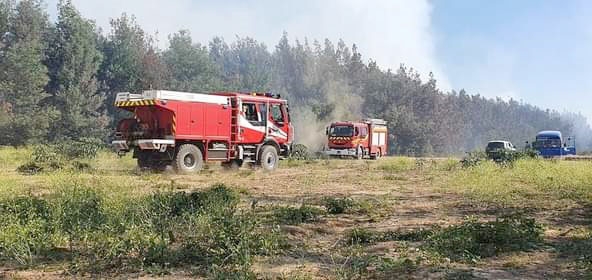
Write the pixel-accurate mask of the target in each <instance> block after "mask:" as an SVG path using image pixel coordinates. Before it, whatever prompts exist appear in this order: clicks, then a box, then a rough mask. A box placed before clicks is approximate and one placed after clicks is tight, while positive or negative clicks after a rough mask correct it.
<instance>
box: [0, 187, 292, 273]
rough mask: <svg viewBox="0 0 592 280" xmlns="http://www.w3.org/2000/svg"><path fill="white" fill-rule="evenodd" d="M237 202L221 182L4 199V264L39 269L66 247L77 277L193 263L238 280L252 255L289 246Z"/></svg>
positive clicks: (68, 190)
mask: <svg viewBox="0 0 592 280" xmlns="http://www.w3.org/2000/svg"><path fill="white" fill-rule="evenodd" d="M238 201H239V196H238V194H237V193H236V192H234V191H233V190H231V189H229V188H227V187H226V186H224V185H215V186H213V187H212V188H209V189H207V190H204V191H200V192H193V193H184V192H158V193H155V194H153V195H149V196H145V197H128V198H110V197H108V196H105V195H104V194H103V193H99V192H97V191H95V190H94V189H92V188H88V187H85V186H73V187H64V188H62V189H60V190H59V191H57V192H56V193H55V194H51V195H48V196H46V197H44V198H37V197H16V198H11V199H5V200H2V201H0V222H2V227H0V260H2V261H4V260H10V261H16V263H19V264H22V265H29V264H34V263H35V260H36V259H38V258H42V257H49V256H50V255H49V254H53V253H55V252H54V251H53V250H54V249H55V248H61V247H63V245H64V244H65V243H66V242H67V243H68V245H69V248H68V250H66V251H65V252H63V255H60V257H59V258H58V259H61V260H65V259H68V260H70V261H71V263H70V267H69V270H70V272H74V273H78V272H82V273H86V272H89V273H100V274H103V273H105V272H106V271H124V272H133V271H140V270H144V271H146V272H149V273H163V272H167V271H168V269H169V268H170V267H174V266H185V265H192V266H193V267H195V268H197V269H198V270H199V271H200V272H201V273H203V275H208V274H210V275H226V276H228V277H234V276H232V275H238V276H237V277H239V278H241V277H242V276H248V275H253V274H252V272H251V269H250V268H251V264H252V263H253V258H254V256H256V255H274V254H276V253H278V252H280V251H282V250H284V249H285V248H287V242H286V240H285V239H284V237H283V235H282V234H281V231H280V230H279V227H273V226H269V225H264V224H263V223H262V221H261V218H260V217H258V216H257V215H256V214H255V213H253V212H239V211H238V210H237V207H236V205H237V203H238ZM64 237H65V238H64ZM46 260H47V261H52V260H56V256H55V255H51V258H47V259H46ZM213 267H215V268H216V269H215V270H209V269H210V268H213ZM220 277H224V276H220Z"/></svg>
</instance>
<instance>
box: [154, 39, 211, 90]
mask: <svg viewBox="0 0 592 280" xmlns="http://www.w3.org/2000/svg"><path fill="white" fill-rule="evenodd" d="M169 43H170V47H169V49H168V50H166V51H165V52H164V53H163V60H164V62H165V64H166V66H167V69H168V72H169V73H170V80H169V82H168V87H169V88H171V89H174V90H180V91H190V92H203V91H211V90H216V89H219V87H220V81H219V78H218V77H219V74H218V71H217V69H216V67H215V66H214V64H213V63H212V60H210V57H209V54H208V50H207V48H206V47H204V46H202V45H200V44H195V45H194V44H193V42H192V39H191V35H190V33H189V31H187V30H181V31H179V32H177V33H175V34H173V35H171V36H170V37H169Z"/></svg>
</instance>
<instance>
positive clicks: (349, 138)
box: [325, 119, 388, 159]
mask: <svg viewBox="0 0 592 280" xmlns="http://www.w3.org/2000/svg"><path fill="white" fill-rule="evenodd" d="M387 133H388V132H387V126H386V121H384V120H381V119H366V120H362V121H358V122H349V121H348V122H334V123H332V124H331V125H330V126H329V127H327V131H326V134H327V138H328V139H327V147H328V149H327V150H325V155H327V156H332V157H354V158H357V159H362V158H371V159H378V158H380V157H381V156H383V155H386V153H387V151H388V150H387Z"/></svg>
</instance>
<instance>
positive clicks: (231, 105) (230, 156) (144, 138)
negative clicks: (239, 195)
mask: <svg viewBox="0 0 592 280" xmlns="http://www.w3.org/2000/svg"><path fill="white" fill-rule="evenodd" d="M115 106H117V107H119V108H121V109H123V110H126V111H129V112H130V113H132V114H133V117H132V118H129V119H124V120H122V121H120V122H119V124H118V126H117V130H116V133H115V140H114V141H113V142H112V144H113V147H114V148H115V150H116V151H117V152H118V153H120V154H125V153H127V152H130V151H131V152H133V156H134V158H136V159H137V161H138V166H140V167H143V168H156V169H161V168H164V167H166V166H168V165H172V166H173V167H174V168H175V169H176V170H177V171H178V172H180V173H192V172H197V171H199V170H200V169H202V166H203V162H204V161H220V162H222V163H223V165H224V166H226V167H232V168H238V167H240V166H241V165H243V163H250V164H254V165H258V166H261V167H262V168H264V169H265V170H274V169H275V168H276V167H277V166H278V163H279V160H280V159H281V158H283V157H286V156H288V154H289V153H290V148H291V145H292V141H293V139H294V135H293V131H294V129H293V127H292V124H291V122H290V116H289V112H288V104H287V101H286V100H283V99H280V98H279V96H272V95H271V94H268V93H253V94H243V93H236V92H218V93H213V94H200V93H189V92H176V91H165V90H148V91H144V92H143V93H142V94H131V93H127V92H124V93H119V94H117V98H116V101H115Z"/></svg>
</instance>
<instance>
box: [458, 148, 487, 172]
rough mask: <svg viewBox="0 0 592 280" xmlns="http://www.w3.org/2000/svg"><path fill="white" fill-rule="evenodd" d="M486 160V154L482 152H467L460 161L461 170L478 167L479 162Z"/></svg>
mask: <svg viewBox="0 0 592 280" xmlns="http://www.w3.org/2000/svg"><path fill="white" fill-rule="evenodd" d="M485 160H487V154H486V153H485V152H483V151H477V152H469V153H467V155H466V156H465V157H464V158H463V159H462V160H461V161H460V164H461V166H462V167H463V168H470V167H475V166H477V165H479V164H480V163H481V162H483V161H485Z"/></svg>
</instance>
